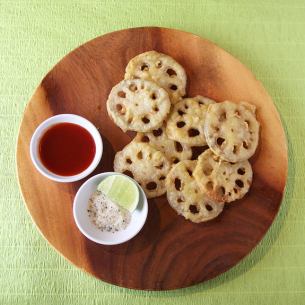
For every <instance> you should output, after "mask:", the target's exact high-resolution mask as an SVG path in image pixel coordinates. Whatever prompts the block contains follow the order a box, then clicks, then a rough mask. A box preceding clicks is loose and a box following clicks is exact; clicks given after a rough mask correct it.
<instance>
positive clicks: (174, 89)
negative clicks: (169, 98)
mask: <svg viewBox="0 0 305 305" xmlns="http://www.w3.org/2000/svg"><path fill="white" fill-rule="evenodd" d="M169 89H171V90H173V91H176V90H177V89H178V87H177V86H176V85H175V84H171V85H170V86H169Z"/></svg>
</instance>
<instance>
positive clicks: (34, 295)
mask: <svg viewBox="0 0 305 305" xmlns="http://www.w3.org/2000/svg"><path fill="white" fill-rule="evenodd" d="M254 2H255V3H254ZM145 25H156V26H164V27H172V28H178V29H182V30H185V31H189V32H193V33H195V34H198V35H200V36H202V37H205V38H208V39H210V40H212V41H214V42H216V43H217V44H218V45H220V46H221V47H223V48H224V49H226V50H227V51H229V52H231V53H232V54H233V55H234V56H236V57H237V58H239V59H240V60H241V61H242V62H243V63H244V64H246V65H247V66H248V67H249V68H250V69H251V70H252V71H253V72H254V74H255V75H256V76H257V78H258V79H259V80H261V81H262V83H263V84H264V86H265V87H266V89H267V90H268V91H269V93H270V94H271V96H272V97H273V100H274V102H275V104H276V106H277V108H278V110H279V112H280V114H281V117H282V120H283V124H284V126H285V130H286V135H287V139H288V144H289V177H288V185H287V191H286V196H285V200H284V202H283V205H282V208H281V210H280V213H279V215H278V217H277V219H276V221H275V222H274V224H273V226H272V227H271V229H270V231H269V232H268V234H267V236H266V237H265V238H264V240H263V241H262V242H261V243H260V244H259V246H258V247H257V248H256V249H255V250H254V251H253V252H252V253H251V254H250V255H249V256H248V257H247V258H246V259H245V260H244V261H243V262H242V263H240V264H239V265H238V266H236V267H235V268H233V269H232V270H230V271H229V272H227V273H226V274H224V275H222V276H220V277H218V278H216V279H214V280H212V281H210V282H207V283H205V284H200V285H197V286H194V287H191V288H187V289H181V290H176V291H170V292H141V291H132V290H128V289H123V288H118V287H115V286H112V285H109V284H105V283H103V282H101V281H98V280H96V279H94V278H93V277H91V276H89V275H87V274H85V273H83V272H81V271H80V270H78V269H76V268H75V267H74V266H72V265H70V263H68V262H67V261H65V260H64V259H63V258H62V257H61V256H60V255H59V254H58V253H56V252H55V251H54V250H53V248H51V247H50V246H49V245H48V244H47V242H46V241H45V240H44V239H43V238H42V237H41V236H40V234H39V233H38V231H37V229H36V227H35V225H34V224H33V223H32V221H31V219H30V216H29V215H28V213H27V211H26V209H25V206H24V204H23V202H22V198H21V195H20V193H19V190H18V185H17V179H16V169H15V167H16V166H15V147H16V145H15V143H16V138H17V132H18V126H19V123H20V120H21V117H22V113H23V110H24V107H25V105H26V102H27V100H28V99H29V98H30V96H31V95H32V93H33V91H34V89H35V87H36V86H37V85H38V83H39V82H40V80H41V79H42V77H43V76H44V75H45V74H46V72H47V71H48V70H49V69H50V68H51V67H52V66H53V65H54V64H55V63H56V62H57V61H58V60H59V59H60V58H61V57H63V56H64V55H65V54H66V53H67V52H69V51H70V50H72V49H74V48H75V47H77V46H78V45H80V44H82V43H84V42H86V41H87V40H89V39H92V38H94V37H96V36H99V35H102V34H104V33H106V32H110V31H114V30H118V29H122V28H127V27H136V26H145ZM304 54H305V2H304V1H286V0H281V1H275V0H274V1H266V0H265V1H263V0H260V1H242V0H240V1H225V0H223V1H200V0H198V1H196V0H193V1H190V0H188V1H186V0H184V1H165V0H164V1H161V0H159V1H140V0H139V1H127V0H126V1H77V2H72V1H60V0H57V1H7V0H0V124H1V125H0V136H1V150H0V169H1V172H0V185H1V191H0V192H1V193H0V230H1V233H0V269H1V270H0V304H4V305H6V304H14V305H18V304H31V305H35V304H37V305H38V304H39V305H41V304H76V305H77V304H86V305H91V304H115V303H117V304H123V303H124V304H207V305H208V304H285V305H286V304H287V303H288V304H292V303H293V304H305V259H304V258H305V220H304V214H305V205H304V203H305V202H304V197H305V189H304V172H305V155H304V144H305V143H304V138H305V126H304V125H305V59H304V58H305V57H304ZM273 141H276V139H273ZM274 174H275V175H276V174H277V173H274ZM139 263H141V262H139Z"/></svg>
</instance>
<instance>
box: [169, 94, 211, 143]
mask: <svg viewBox="0 0 305 305" xmlns="http://www.w3.org/2000/svg"><path fill="white" fill-rule="evenodd" d="M213 103H214V101H213V100H211V99H208V98H205V97H202V96H196V97H193V98H185V99H182V100H181V101H180V102H178V103H177V104H176V105H175V106H174V108H173V110H172V111H171V113H170V115H169V118H168V121H167V125H166V133H167V135H168V137H169V138H170V139H172V140H175V141H180V142H181V143H185V144H188V145H190V146H204V145H206V140H205V135H204V122H205V116H206V112H207V109H208V105H210V104H213Z"/></svg>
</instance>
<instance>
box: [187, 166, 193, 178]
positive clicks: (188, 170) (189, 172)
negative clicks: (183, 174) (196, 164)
mask: <svg viewBox="0 0 305 305" xmlns="http://www.w3.org/2000/svg"><path fill="white" fill-rule="evenodd" d="M186 171H187V172H188V174H189V175H190V176H191V177H192V175H193V172H192V171H191V170H190V169H189V168H187V169H186Z"/></svg>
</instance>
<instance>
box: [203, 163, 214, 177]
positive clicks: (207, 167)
mask: <svg viewBox="0 0 305 305" xmlns="http://www.w3.org/2000/svg"><path fill="white" fill-rule="evenodd" d="M212 171H213V167H212V166H211V164H208V163H207V164H205V166H204V168H203V174H204V175H205V176H210V175H211V174H212Z"/></svg>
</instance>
